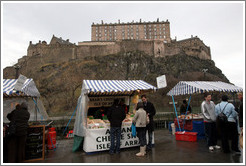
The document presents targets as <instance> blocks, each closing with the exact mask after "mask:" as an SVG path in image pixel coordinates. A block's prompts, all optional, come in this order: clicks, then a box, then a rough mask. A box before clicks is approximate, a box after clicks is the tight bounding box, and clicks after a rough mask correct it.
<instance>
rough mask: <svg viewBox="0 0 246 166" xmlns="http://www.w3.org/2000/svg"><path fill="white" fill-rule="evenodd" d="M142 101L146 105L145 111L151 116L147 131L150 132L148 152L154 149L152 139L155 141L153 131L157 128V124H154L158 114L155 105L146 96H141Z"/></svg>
mask: <svg viewBox="0 0 246 166" xmlns="http://www.w3.org/2000/svg"><path fill="white" fill-rule="evenodd" d="M141 100H142V102H143V105H144V110H145V111H146V112H147V113H148V115H149V120H150V122H149V124H148V125H147V126H146V130H147V131H148V144H147V150H151V149H152V139H153V131H154V128H155V123H154V116H155V113H156V110H155V107H154V105H153V104H152V103H151V102H149V101H148V100H147V97H146V95H142V96H141Z"/></svg>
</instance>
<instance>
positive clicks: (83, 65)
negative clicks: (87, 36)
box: [3, 51, 229, 114]
mask: <svg viewBox="0 0 246 166" xmlns="http://www.w3.org/2000/svg"><path fill="white" fill-rule="evenodd" d="M18 65H20V66H21V68H20V70H19V72H20V73H21V74H23V75H25V76H27V77H29V78H33V79H34V81H35V83H36V86H37V87H38V89H39V91H40V93H41V96H42V100H43V103H44V105H45V107H46V110H47V112H48V113H49V114H56V113H57V114H58V113H61V112H73V110H74V108H75V107H76V104H77V99H78V97H79V95H80V92H81V87H82V81H83V80H84V79H102V80H123V79H129V80H130V79H141V80H144V81H146V82H148V83H150V84H152V85H154V86H156V77H158V76H161V75H163V74H165V75H166V78H167V85H168V86H167V87H166V88H164V89H160V90H158V91H157V92H156V93H154V94H151V95H150V100H151V101H153V103H154V104H155V105H157V106H158V107H163V106H167V105H168V103H169V101H171V100H170V97H167V96H166V93H167V92H168V91H169V90H170V89H171V88H172V87H173V86H174V85H175V84H176V83H178V82H179V81H181V80H183V81H192V80H196V81H201V80H213V81H224V82H229V80H228V79H227V78H226V77H225V76H224V75H223V73H222V71H221V70H220V69H218V68H217V67H216V66H215V63H214V62H213V61H212V60H202V59H199V58H197V57H192V56H187V55H186V54H184V53H183V54H179V55H175V56H170V57H157V58H154V57H153V56H149V55H147V54H145V53H144V52H140V51H135V52H127V53H119V54H116V55H106V56H95V57H87V58H85V59H80V60H70V61H65V62H59V63H45V62H44V61H42V59H41V58H40V57H39V56H33V57H30V58H28V59H27V60H26V61H22V62H20V63H19V64H18ZM205 68H206V69H208V71H207V72H206V75H204V73H203V72H202V69H205ZM3 77H4V78H5V79H7V78H14V77H15V70H14V69H13V68H5V69H4V71H3Z"/></svg>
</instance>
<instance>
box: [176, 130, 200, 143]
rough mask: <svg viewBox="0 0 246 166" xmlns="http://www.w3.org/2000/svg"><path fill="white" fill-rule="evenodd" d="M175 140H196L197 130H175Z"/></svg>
mask: <svg viewBox="0 0 246 166" xmlns="http://www.w3.org/2000/svg"><path fill="white" fill-rule="evenodd" d="M175 136H176V140H177V141H189V142H196V141H197V132H187V131H185V132H180V131H177V132H175Z"/></svg>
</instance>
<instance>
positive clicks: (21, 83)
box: [14, 74, 27, 91]
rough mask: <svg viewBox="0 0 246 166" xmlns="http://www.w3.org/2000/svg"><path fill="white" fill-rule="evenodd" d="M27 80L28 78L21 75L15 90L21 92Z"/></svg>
mask: <svg viewBox="0 0 246 166" xmlns="http://www.w3.org/2000/svg"><path fill="white" fill-rule="evenodd" d="M26 80H27V77H26V76H23V75H21V74H20V76H19V78H18V80H17V82H16V84H15V87H14V90H17V91H21V90H22V88H23V85H24V83H25V81H26Z"/></svg>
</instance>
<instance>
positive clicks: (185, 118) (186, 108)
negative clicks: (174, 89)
mask: <svg viewBox="0 0 246 166" xmlns="http://www.w3.org/2000/svg"><path fill="white" fill-rule="evenodd" d="M190 101H191V94H190V97H189V101H188V105H187V108H186V112H185V118H184V123H183V129H184V125H185V119H186V115H187V112H188V109H189V106H190Z"/></svg>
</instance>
